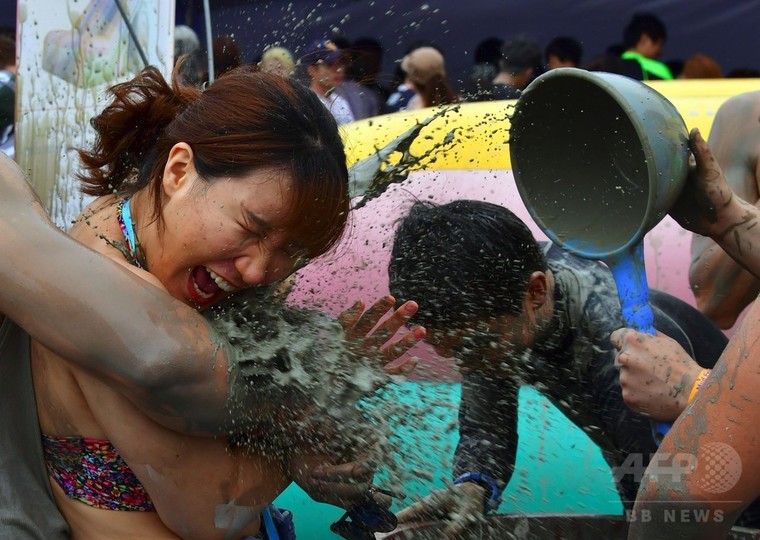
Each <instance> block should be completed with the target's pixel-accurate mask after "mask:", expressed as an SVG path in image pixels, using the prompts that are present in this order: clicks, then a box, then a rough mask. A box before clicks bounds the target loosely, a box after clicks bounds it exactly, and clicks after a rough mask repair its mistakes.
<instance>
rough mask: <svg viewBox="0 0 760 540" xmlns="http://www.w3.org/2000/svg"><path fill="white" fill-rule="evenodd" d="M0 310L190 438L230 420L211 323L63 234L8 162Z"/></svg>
mask: <svg viewBox="0 0 760 540" xmlns="http://www.w3.org/2000/svg"><path fill="white" fill-rule="evenodd" d="M0 252H1V253H2V257H0V276H2V280H3V283H2V287H0V291H1V292H0V312H2V313H4V314H5V315H7V316H8V317H10V318H12V319H13V320H14V321H15V322H16V323H17V324H19V325H20V326H21V327H22V328H24V329H25V330H26V331H27V332H28V333H29V334H30V335H31V336H32V337H33V338H34V339H36V340H38V341H40V342H41V343H42V344H44V345H45V346H47V347H49V348H50V349H52V350H53V351H55V352H56V353H58V354H60V355H61V356H63V357H65V358H67V359H69V360H70V361H72V362H74V363H76V364H77V365H78V366H79V367H81V368H83V369H85V370H87V371H88V372H90V373H92V374H94V375H96V376H98V377H100V378H102V379H104V380H105V381H107V382H108V383H109V384H111V385H112V386H114V387H116V388H117V389H118V390H119V391H120V392H122V393H123V394H125V395H126V396H127V397H129V399H130V400H131V401H133V402H134V403H135V404H136V405H138V406H139V407H140V408H141V409H142V410H144V411H145V412H146V413H147V414H149V415H150V416H151V417H153V418H155V419H157V420H159V421H160V422H161V423H163V424H165V425H168V426H169V427H174V428H177V429H181V430H183V431H188V432H196V431H197V432H207V431H210V432H218V431H219V430H220V429H221V428H222V426H223V425H224V424H225V423H226V418H225V415H226V409H225V404H226V401H227V388H228V383H230V382H232V383H234V380H235V376H236V373H235V372H234V371H233V372H232V373H228V351H227V347H226V346H225V344H224V343H223V342H222V341H221V340H220V339H218V338H217V337H216V335H215V333H214V331H213V330H212V328H211V327H210V326H209V324H208V323H207V322H206V321H205V320H204V318H203V317H202V316H201V315H200V314H199V313H197V312H196V311H195V310H193V309H192V308H190V307H188V306H186V305H184V304H182V303H181V302H179V301H177V300H175V299H174V298H172V297H171V296H170V295H169V294H167V293H165V292H163V291H161V290H159V289H158V288H156V287H153V286H151V285H149V284H146V282H145V280H143V279H141V278H140V277H138V276H136V275H134V274H133V273H132V272H130V271H129V270H127V269H125V268H123V267H122V266H121V265H119V264H118V263H116V262H115V261H113V260H110V259H109V258H108V257H105V256H102V255H100V254H98V253H95V252H94V251H92V250H90V249H89V248H87V247H85V246H83V245H81V244H80V243H78V242H76V241H75V240H73V239H71V238H70V237H69V236H67V235H66V234H65V233H63V232H62V231H60V230H59V229H58V228H56V227H55V226H54V225H53V223H52V222H51V220H50V219H49V217H48V216H47V213H46V212H45V210H44V209H43V207H42V205H41V203H40V201H39V199H38V198H37V196H36V195H35V193H34V191H33V190H32V189H31V187H30V186H29V184H28V183H27V182H26V180H25V179H24V176H23V173H22V172H21V170H20V169H19V168H18V166H17V165H16V164H15V163H14V162H13V161H12V160H10V159H9V158H7V157H5V156H0Z"/></svg>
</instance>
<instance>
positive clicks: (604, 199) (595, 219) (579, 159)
mask: <svg viewBox="0 0 760 540" xmlns="http://www.w3.org/2000/svg"><path fill="white" fill-rule="evenodd" d="M687 140H688V132H687V129H686V124H685V123H684V120H683V118H682V117H681V115H680V114H679V113H678V111H677V110H676V108H675V107H674V106H673V104H672V103H670V101H668V100H667V99H666V98H665V97H664V96H663V95H662V94H660V93H658V92H656V91H655V90H653V89H652V88H650V87H649V86H647V85H645V84H643V83H641V82H639V81H636V80H633V79H630V78H628V77H623V76H621V75H615V74H612V73H602V72H589V71H585V70H581V69H576V68H559V69H554V70H551V71H548V72H546V73H545V74H543V75H541V76H540V77H538V78H537V79H536V80H535V81H533V82H532V83H531V84H530V85H529V86H528V87H527V88H526V89H525V91H524V92H523V94H522V95H521V96H520V99H519V100H518V101H517V104H516V106H515V111H514V114H513V116H512V119H511V128H510V141H509V150H510V157H511V160H512V169H513V171H514V176H515V181H516V183H517V187H518V190H519V192H520V195H521V196H522V198H523V201H524V202H525V205H526V207H527V208H528V211H529V212H530V214H531V216H532V217H533V218H534V220H535V221H536V224H537V225H538V226H539V227H541V228H542V229H543V230H544V231H545V232H546V234H547V236H549V238H551V239H552V240H553V241H554V242H556V243H558V244H561V245H564V246H566V247H567V248H568V249H569V250H570V251H572V252H574V253H576V254H577V255H580V256H582V257H586V258H590V259H605V258H607V257H608V256H610V255H614V254H616V253H618V252H622V251H631V250H632V247H633V246H635V245H636V244H638V243H640V242H641V240H642V239H643V237H644V235H645V234H646V233H647V231H649V229H651V228H652V227H654V226H655V225H656V224H657V223H659V221H660V220H661V219H662V218H663V217H664V216H665V214H666V213H667V212H668V210H669V209H670V207H671V206H672V204H673V202H674V201H675V199H676V198H677V197H678V194H679V193H680V191H681V188H682V187H683V184H684V181H685V179H686V174H687V171H688V156H689V151H688V146H687Z"/></svg>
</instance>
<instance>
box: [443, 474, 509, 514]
mask: <svg viewBox="0 0 760 540" xmlns="http://www.w3.org/2000/svg"><path fill="white" fill-rule="evenodd" d="M464 482H474V483H476V484H478V485H480V486H483V487H484V488H487V489H490V490H491V494H490V495H489V496H488V498H487V499H486V500H485V502H484V503H483V513H484V514H487V513H488V512H490V511H492V510H496V509H497V508H499V505H500V504H501V490H500V489H499V486H498V485H496V480H494V479H493V478H491V477H490V476H488V475H487V474H483V473H479V472H468V473H464V474H462V475H460V476H458V477H457V478H455V479H454V485H457V484H462V483H464Z"/></svg>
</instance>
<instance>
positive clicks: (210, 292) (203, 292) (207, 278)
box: [188, 266, 235, 305]
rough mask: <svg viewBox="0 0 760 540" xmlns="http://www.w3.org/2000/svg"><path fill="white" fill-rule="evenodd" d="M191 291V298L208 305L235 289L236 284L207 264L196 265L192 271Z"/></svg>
mask: <svg viewBox="0 0 760 540" xmlns="http://www.w3.org/2000/svg"><path fill="white" fill-rule="evenodd" d="M188 289H189V293H190V297H191V300H192V301H193V302H195V303H197V304H199V305H206V304H209V303H211V302H213V301H214V300H216V299H217V298H219V297H220V296H222V295H223V294H228V293H231V292H234V291H235V286H234V285H232V284H231V283H230V282H228V281H227V280H226V279H224V278H223V277H222V276H220V275H218V274H216V273H215V272H214V271H213V270H211V269H210V268H207V267H205V266H196V267H195V268H193V271H192V272H191V273H190V280H189V286H188Z"/></svg>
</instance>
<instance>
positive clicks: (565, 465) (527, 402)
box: [275, 382, 623, 540]
mask: <svg viewBox="0 0 760 540" xmlns="http://www.w3.org/2000/svg"><path fill="white" fill-rule="evenodd" d="M459 395H460V385H459V384H455V383H433V382H420V383H414V382H407V383H404V384H401V385H396V386H393V387H392V388H390V389H387V390H386V391H385V393H384V395H383V396H382V404H383V405H385V404H394V410H396V411H404V412H406V413H409V412H410V411H413V410H414V409H418V410H419V411H421V412H424V422H414V423H412V421H411V420H410V418H411V417H410V416H409V415H408V414H403V415H401V416H400V417H399V418H394V417H392V416H391V417H390V418H389V423H390V425H391V426H393V428H394V433H395V440H394V443H395V445H396V447H397V448H398V452H397V455H395V456H392V459H393V461H394V462H395V463H394V464H392V465H391V466H390V470H381V471H380V472H379V473H378V477H377V483H378V484H379V485H384V484H386V483H389V482H390V481H389V478H390V477H396V478H400V481H401V483H402V484H403V485H402V486H399V485H398V484H395V485H394V487H402V488H403V490H404V492H405V493H406V494H407V497H406V499H405V500H403V501H401V502H400V503H399V502H397V503H396V504H395V505H394V510H397V509H399V508H401V507H403V506H406V505H407V504H410V503H411V502H413V501H414V500H416V499H418V498H419V497H422V496H424V495H426V494H427V493H429V492H430V490H431V489H435V488H438V487H442V486H444V485H445V483H446V482H447V481H449V480H450V478H451V460H452V456H453V453H454V449H455V448H456V443H457V440H458V435H457V411H458V408H459ZM519 399H520V405H519V419H518V437H519V444H518V449H517V462H516V464H515V472H514V475H513V476H512V480H511V481H510V483H509V486H508V487H507V489H506V490H505V492H504V499H503V502H502V504H501V507H500V509H499V513H501V514H510V513H578V514H622V512H623V507H622V504H621V503H620V498H619V497H618V494H617V491H616V490H615V485H614V482H613V480H612V474H611V472H610V468H609V466H608V465H607V463H606V462H605V461H604V459H603V458H602V454H601V452H600V451H599V448H598V447H597V446H596V445H595V444H594V443H593V442H592V441H591V440H590V439H589V438H588V437H587V436H586V434H585V433H583V431H581V430H580V429H579V428H578V427H577V426H575V425H574V424H573V423H571V422H570V421H569V420H568V419H567V418H565V416H564V415H563V414H562V413H561V412H559V410H558V409H557V408H556V407H554V405H552V404H551V403H550V402H549V401H548V400H547V399H546V398H544V397H543V396H542V395H541V394H540V393H538V392H537V391H536V390H534V389H533V388H531V387H523V388H521V390H520V398H519ZM380 408H381V409H382V408H383V407H382V406H381V407H380ZM404 420H407V421H404ZM275 504H276V505H277V506H280V507H282V508H287V509H289V510H291V511H292V512H293V514H294V517H295V523H296V530H297V534H298V539H299V540H330V539H334V538H338V537H337V536H335V535H333V534H332V533H331V532H330V523H332V522H333V521H335V520H337V519H339V518H340V516H341V515H342V514H343V511H342V510H341V509H339V508H336V507H334V506H330V505H326V504H320V503H316V502H314V501H312V500H311V499H310V498H309V497H308V496H307V495H306V494H305V493H304V492H303V491H302V490H301V489H300V488H299V487H298V486H296V485H295V484H292V485H291V486H290V487H289V488H288V489H287V490H285V491H284V492H283V493H282V494H281V495H280V497H278V498H277V500H276V501H275Z"/></svg>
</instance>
